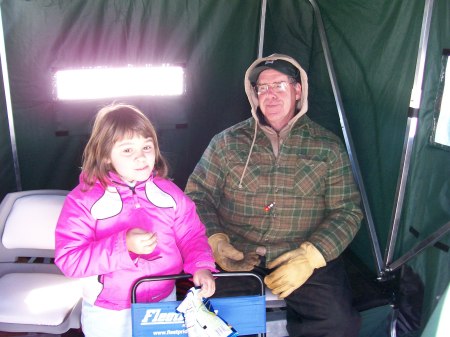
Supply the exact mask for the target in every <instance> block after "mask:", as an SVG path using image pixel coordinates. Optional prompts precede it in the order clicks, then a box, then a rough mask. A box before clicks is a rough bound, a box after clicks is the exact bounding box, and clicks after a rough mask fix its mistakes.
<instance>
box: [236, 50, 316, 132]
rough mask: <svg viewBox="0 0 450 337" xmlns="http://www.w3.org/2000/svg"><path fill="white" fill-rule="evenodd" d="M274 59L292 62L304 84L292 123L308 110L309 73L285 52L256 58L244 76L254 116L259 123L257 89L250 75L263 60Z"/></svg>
mask: <svg viewBox="0 0 450 337" xmlns="http://www.w3.org/2000/svg"><path fill="white" fill-rule="evenodd" d="M274 60H284V61H287V62H289V63H291V64H292V65H293V66H294V67H296V68H297V69H298V70H299V72H300V79H301V85H302V94H301V98H300V99H299V100H298V101H297V111H298V113H297V114H296V115H295V117H294V118H293V119H292V120H291V122H290V124H291V123H292V122H294V121H296V120H297V119H299V118H300V117H301V116H303V115H304V114H305V113H306V112H307V111H308V75H306V72H305V71H304V70H303V68H302V67H301V66H300V64H299V63H298V62H297V61H296V60H294V59H293V58H292V57H290V56H287V55H283V54H272V55H270V56H267V57H261V58H259V59H257V60H255V61H254V62H253V63H252V64H251V65H250V67H249V68H248V69H247V71H246V72H245V78H244V85H245V92H246V94H247V98H248V100H249V102H250V106H251V108H252V116H253V118H254V119H255V120H256V122H257V123H259V118H258V115H257V109H258V96H257V95H256V92H255V89H254V88H253V86H252V84H251V81H250V79H249V76H250V74H251V72H252V70H253V69H254V68H256V66H257V65H258V64H260V63H262V62H265V61H274Z"/></svg>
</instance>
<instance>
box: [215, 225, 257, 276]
mask: <svg viewBox="0 0 450 337" xmlns="http://www.w3.org/2000/svg"><path fill="white" fill-rule="evenodd" d="M208 243H209V245H210V246H211V248H212V251H213V254H214V259H215V260H216V263H217V264H218V265H219V266H220V268H222V269H223V270H225V271H250V270H252V269H253V268H254V267H255V266H256V265H258V264H259V255H258V254H256V252H250V253H247V254H245V255H244V253H243V252H241V251H239V250H237V249H236V248H234V247H233V245H232V244H230V238H229V237H228V235H226V234H224V233H216V234H213V235H211V236H210V237H209V238H208Z"/></svg>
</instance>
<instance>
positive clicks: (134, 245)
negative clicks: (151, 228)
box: [126, 228, 157, 255]
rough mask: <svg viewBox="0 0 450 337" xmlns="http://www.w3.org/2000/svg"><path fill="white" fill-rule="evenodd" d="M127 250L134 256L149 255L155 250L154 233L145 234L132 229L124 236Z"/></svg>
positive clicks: (155, 239)
mask: <svg viewBox="0 0 450 337" xmlns="http://www.w3.org/2000/svg"><path fill="white" fill-rule="evenodd" d="M126 243H127V249H128V250H129V251H130V252H133V253H136V254H142V255H143V254H150V253H151V252H153V251H154V250H155V248H156V244H157V238H156V234H155V233H150V232H146V231H144V230H142V229H140V228H132V229H130V230H129V231H128V232H127V235H126Z"/></svg>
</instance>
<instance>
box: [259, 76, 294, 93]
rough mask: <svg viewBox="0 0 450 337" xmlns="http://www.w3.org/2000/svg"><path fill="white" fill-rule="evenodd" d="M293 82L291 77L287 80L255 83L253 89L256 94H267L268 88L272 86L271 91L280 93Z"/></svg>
mask: <svg viewBox="0 0 450 337" xmlns="http://www.w3.org/2000/svg"><path fill="white" fill-rule="evenodd" d="M293 83H295V81H294V80H292V79H291V80H289V81H288V82H286V81H282V82H274V83H267V84H257V85H255V91H256V93H257V94H258V96H259V95H264V94H267V93H268V92H269V88H272V91H273V92H275V93H281V92H285V91H286V89H287V87H288V85H289V84H293Z"/></svg>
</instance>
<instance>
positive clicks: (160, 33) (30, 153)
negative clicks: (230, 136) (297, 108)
mask: <svg viewBox="0 0 450 337" xmlns="http://www.w3.org/2000/svg"><path fill="white" fill-rule="evenodd" d="M263 3H264V2H263V1H260V0H246V1H242V0H204V1H202V0H189V1H188V0H185V1H180V0H166V1H156V0H152V1H123V0H113V1H111V0H95V1H84V0H70V1H69V0H31V1H26V0H3V1H2V2H1V3H0V6H1V7H0V8H1V14H2V20H3V30H4V31H3V36H4V40H5V50H6V59H5V58H4V59H2V62H3V64H4V65H7V68H3V71H2V73H3V75H4V76H3V77H4V78H5V69H7V75H8V77H9V82H8V84H7V85H9V88H8V89H9V90H5V82H3V83H2V85H1V89H2V91H1V92H2V93H3V95H1V97H0V160H1V165H0V198H3V196H4V195H5V194H6V193H8V192H11V191H15V190H17V189H23V190H29V189H40V188H62V189H71V188H73V187H74V185H75V184H76V182H77V179H78V173H79V166H80V159H81V153H82V149H83V147H84V145H85V142H86V140H87V137H88V132H89V126H90V123H91V121H92V117H93V115H94V113H95V111H96V110H97V109H98V108H99V107H100V106H102V105H104V104H107V103H109V101H105V100H96V101H85V102H60V101H56V100H55V99H54V95H53V87H52V85H53V79H52V75H53V73H54V71H55V70H57V69H62V68H76V67H95V66H123V65H127V64H131V65H144V64H150V63H177V64H183V65H184V66H185V67H186V73H187V76H186V78H187V90H186V94H185V95H183V96H182V97H177V98H173V97H172V98H161V97H160V98H131V97H130V98H124V99H121V101H126V102H130V103H132V104H136V105H138V106H139V107H141V108H142V109H143V110H145V111H146V112H147V113H148V115H149V117H150V118H151V119H152V120H153V121H154V123H155V124H156V126H157V128H158V132H159V136H160V140H161V146H162V150H163V152H164V153H165V155H166V156H167V158H168V159H169V162H170V165H171V168H172V170H171V174H172V177H173V178H174V181H175V182H176V183H177V184H178V185H179V186H180V187H184V184H185V183H186V180H187V177H188V176H189V174H190V172H191V171H192V169H193V167H194V165H195V164H196V162H197V160H198V159H199V158H200V156H201V154H202V152H203V151H204V149H205V147H206V145H207V144H208V142H209V140H210V139H211V137H212V136H213V135H214V134H215V133H217V132H219V131H220V130H222V129H224V128H226V127H228V126H230V125H232V124H234V123H236V122H238V121H240V120H242V119H244V118H248V117H249V116H250V108H249V104H248V102H247V98H246V96H245V93H244V87H243V76H244V72H245V70H246V68H247V67H248V66H249V65H250V63H251V62H252V61H253V60H254V59H255V58H256V56H257V53H258V47H259V44H258V40H259V36H260V19H261V12H262V6H263ZM317 3H318V6H319V8H320V11H321V13H322V18H323V22H324V26H325V32H326V35H327V38H328V43H329V46H330V51H331V56H332V60H333V64H334V67H335V71H336V75H337V80H338V84H339V87H340V91H341V94H342V100H343V107H344V108H345V111H346V114H347V118H348V122H349V126H350V132H351V136H352V138H353V141H354V144H355V149H356V155H357V158H358V161H359V164H360V166H361V173H362V177H363V181H364V185H365V188H366V190H367V196H368V199H369V202H370V207H371V209H372V213H373V220H374V224H375V228H376V233H377V235H378V238H379V242H380V245H381V247H380V248H381V250H382V251H384V249H385V248H386V247H385V245H386V241H387V238H388V236H389V233H390V230H391V229H390V226H391V217H392V211H393V206H394V203H395V196H396V185H397V180H398V174H399V168H400V161H401V157H402V150H403V141H404V137H405V130H406V123H407V118H408V107H409V100H410V96H411V90H412V86H413V80H414V72H415V67H416V60H417V55H418V47H419V38H420V33H421V24H422V16H423V11H424V6H425V0H420V1H410V0H394V1H392V0H376V1H374V0H357V1H356V0H340V1H337V0H317ZM264 37H265V39H264V44H263V55H269V54H271V53H274V52H279V53H286V54H289V55H291V56H294V57H295V58H297V59H298V60H299V62H300V63H301V64H302V65H303V66H304V68H305V69H306V70H307V72H308V75H309V81H310V108H309V112H308V114H309V115H310V117H311V118H313V119H314V120H316V121H318V122H319V123H321V124H322V125H324V126H325V127H327V128H329V129H331V130H332V131H334V132H336V133H337V134H339V135H341V126H340V124H339V118H338V113H337V109H336V103H335V99H334V97H333V92H332V89H331V84H330V79H329V76H328V72H327V68H326V64H325V59H324V54H323V50H322V46H321V44H320V39H319V33H318V30H317V18H316V17H315V15H314V12H313V9H312V6H311V4H310V2H309V1H306V0H297V1H294V0H268V1H267V7H266V11H265V30H264ZM449 47H450V2H449V1H448V0H435V1H434V7H433V12H432V21H431V26H430V34H429V42H428V51H427V55H426V56H427V57H426V64H425V72H424V81H423V94H422V104H421V107H420V111H419V125H418V132H417V135H416V139H415V143H414V148H413V153H412V158H411V167H410V174H409V177H408V182H407V187H406V195H405V202H404V205H403V206H404V207H403V213H402V217H401V221H400V227H399V237H398V240H397V245H396V250H395V258H398V257H401V256H402V255H403V254H405V253H406V252H408V251H409V250H410V249H411V248H412V247H414V246H415V245H416V244H418V243H419V242H421V240H423V239H424V238H426V237H427V236H428V235H430V234H432V233H433V232H435V231H436V230H437V229H439V228H440V227H441V226H443V225H444V224H445V223H447V222H448V221H449V220H450V152H449V151H447V150H445V149H442V148H438V147H435V146H433V145H431V144H430V141H429V140H430V135H431V132H432V128H433V123H434V118H435V100H436V95H437V92H438V83H439V74H440V71H441V56H442V50H443V49H444V48H449ZM5 61H6V62H5ZM9 91H10V94H9ZM9 99H10V103H11V109H7V106H8V104H7V102H8V100H9ZM8 113H11V114H12V115H10V116H9V118H8ZM11 117H13V118H11ZM9 123H13V126H14V133H12V134H10V132H9V130H11V129H10V125H9ZM11 136H12V138H13V140H15V142H16V143H17V157H18V166H15V165H14V156H13V154H14V153H15V152H14V151H15V146H12V145H11ZM13 145H14V144H13ZM16 172H20V176H19V181H20V186H19V185H18V184H17V183H16ZM369 241H370V238H369V235H368V232H367V228H366V227H364V226H363V227H362V230H361V231H360V233H359V234H358V236H357V238H356V239H355V241H354V243H353V244H352V247H351V249H352V251H353V252H354V253H355V254H356V255H357V256H358V257H359V258H360V259H361V260H362V261H363V262H364V263H365V264H366V265H367V266H369V267H370V268H371V269H374V267H373V265H374V257H373V252H372V251H371V249H370V248H369V247H370V244H369ZM438 243H439V244H438V245H435V246H432V247H428V248H427V249H425V250H424V251H423V252H421V253H420V254H419V255H417V256H416V257H414V258H413V259H411V260H410V261H409V262H408V264H409V265H410V266H411V267H412V268H413V269H414V270H415V272H417V273H418V274H419V275H420V278H421V280H422V281H423V283H424V284H425V305H424V309H423V319H424V320H426V319H427V318H428V317H429V315H430V314H431V312H432V310H433V308H434V307H435V306H436V304H437V301H438V299H439V297H440V296H441V294H442V293H443V292H444V290H445V289H446V287H447V285H448V283H449V280H450V268H449V267H450V257H449V251H448V247H449V245H450V239H449V235H446V236H444V237H442V238H441V239H440V241H439V242H438Z"/></svg>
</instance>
